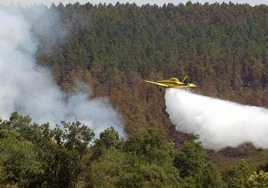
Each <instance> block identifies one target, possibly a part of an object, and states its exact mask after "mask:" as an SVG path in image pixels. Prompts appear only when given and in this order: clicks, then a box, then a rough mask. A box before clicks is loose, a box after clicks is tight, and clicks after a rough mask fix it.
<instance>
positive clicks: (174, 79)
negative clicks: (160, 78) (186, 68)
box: [169, 77, 179, 82]
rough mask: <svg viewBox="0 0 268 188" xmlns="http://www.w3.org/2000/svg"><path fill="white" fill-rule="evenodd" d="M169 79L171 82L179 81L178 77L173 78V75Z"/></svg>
mask: <svg viewBox="0 0 268 188" xmlns="http://www.w3.org/2000/svg"><path fill="white" fill-rule="evenodd" d="M169 80H170V81H171V82H178V81H179V80H178V78H174V77H171V78H170V79H169Z"/></svg>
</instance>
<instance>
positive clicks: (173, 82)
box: [144, 76, 196, 88]
mask: <svg viewBox="0 0 268 188" xmlns="http://www.w3.org/2000/svg"><path fill="white" fill-rule="evenodd" d="M144 81H145V82H148V83H150V84H156V85H158V86H162V87H166V88H191V87H196V85H195V84H193V83H189V77H188V76H184V78H183V80H182V82H180V81H179V79H178V78H174V77H171V78H170V79H169V80H159V81H156V82H153V81H149V80H144Z"/></svg>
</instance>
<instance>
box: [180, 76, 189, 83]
mask: <svg viewBox="0 0 268 188" xmlns="http://www.w3.org/2000/svg"><path fill="white" fill-rule="evenodd" d="M182 82H183V83H184V84H185V85H188V84H189V77H188V76H187V75H186V76H184V77H183V80H182Z"/></svg>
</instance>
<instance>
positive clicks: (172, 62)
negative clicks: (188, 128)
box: [0, 2, 268, 187]
mask: <svg viewBox="0 0 268 188" xmlns="http://www.w3.org/2000/svg"><path fill="white" fill-rule="evenodd" d="M39 8H42V9H44V7H43V6H41V5H40V6H37V5H36V6H34V7H24V8H22V10H21V12H24V13H27V12H31V11H33V10H38V9H39ZM45 11H47V12H48V13H50V14H49V15H50V17H48V18H47V20H49V19H51V20H53V21H56V22H55V25H53V26H52V27H50V26H47V27H48V28H47V29H48V30H46V29H44V30H40V27H38V24H39V25H43V26H46V24H47V23H46V22H45V21H47V20H46V19H44V17H33V18H32V17H31V15H30V16H29V17H26V19H31V20H34V23H35V24H36V25H34V27H31V34H33V36H34V37H35V38H37V39H38V40H39V41H38V46H37V53H36V54H35V55H34V57H35V58H36V59H37V63H38V64H39V65H40V66H42V67H45V68H49V70H51V72H52V76H53V79H54V80H55V81H56V84H57V85H58V86H59V87H60V91H62V92H63V93H65V94H66V96H65V95H64V97H65V98H64V99H63V100H66V101H67V100H69V98H68V97H69V96H73V95H74V94H76V93H79V91H80V90H81V89H77V81H83V83H85V84H86V85H88V86H89V87H90V89H91V90H92V95H90V96H89V98H90V99H96V100H98V99H102V97H107V99H108V101H109V102H110V103H111V104H112V107H113V108H115V110H116V111H118V112H119V114H120V115H121V116H122V121H123V124H124V129H125V132H126V133H127V134H128V135H129V136H128V137H125V138H122V139H121V138H119V134H118V132H117V131H116V130H115V129H114V128H107V129H105V130H104V131H101V134H100V137H99V138H95V139H94V135H95V134H96V132H94V131H95V130H93V129H97V128H98V125H99V124H97V123H96V122H94V121H93V123H96V125H95V126H97V128H96V127H94V128H89V127H87V126H85V125H83V124H81V123H80V122H79V119H78V120H76V121H75V122H62V123H61V124H60V125H59V126H58V125H57V126H55V127H53V126H51V125H50V124H49V123H44V124H38V123H32V119H31V117H30V116H21V115H19V114H18V113H16V112H15V113H13V114H11V116H10V118H9V119H8V120H1V122H0V149H1V151H3V152H2V153H1V154H0V186H2V185H3V186H10V185H12V186H14V187H35V186H36V185H37V186H39V187H157V186H158V187H208V186H211V187H235V186H238V185H243V186H244V187H252V186H253V185H258V186H261V185H268V182H267V181H266V180H267V179H265V177H267V176H268V174H267V173H265V172H267V163H266V164H265V162H266V160H267V150H263V149H261V148H255V147H254V146H252V145H251V144H245V145H241V146H239V147H238V148H231V147H230V148H225V149H223V150H221V151H219V152H215V151H210V150H205V149H204V148H203V146H202V144H201V143H199V142H193V141H192V140H193V139H195V138H198V135H193V134H186V133H182V132H178V131H176V128H175V125H174V124H172V122H171V120H170V119H169V118H170V117H169V114H168V113H167V111H166V104H165V102H166V101H165V95H166V94H165V91H164V90H162V91H159V89H158V88H157V87H155V86H153V85H150V84H147V83H145V82H144V81H143V80H144V79H147V80H159V79H166V78H169V77H178V78H180V79H181V78H182V77H183V76H184V75H186V74H187V75H189V77H190V79H191V81H192V82H194V83H196V84H197V85H198V87H197V88H195V93H198V94H201V95H204V96H210V97H214V98H219V99H225V100H230V101H234V102H238V103H241V104H246V105H256V106H262V107H266V108H267V107H268V98H267V94H268V51H267V49H268V43H267V41H268V6H264V5H261V6H255V7H251V6H249V5H247V4H244V5H239V4H233V3H229V4H226V3H222V4H218V3H215V4H208V3H206V4H204V5H201V4H198V3H197V4H192V3H191V2H188V3H186V4H185V5H184V4H179V5H173V4H167V5H164V6H163V7H159V6H157V5H144V6H141V7H140V6H137V5H136V4H128V3H127V4H120V3H117V4H116V5H111V4H108V5H107V4H99V5H92V4H90V3H87V4H85V5H80V4H79V3H76V4H73V5H72V4H68V5H66V6H63V5H62V4H59V5H58V6H55V5H54V4H53V5H52V6H51V7H50V8H45ZM11 12H12V11H11ZM54 19H55V20H54ZM35 26H36V27H35ZM47 31H49V32H47ZM17 48H18V49H20V48H22V47H21V46H18V47H17ZM22 49H23V48H22ZM23 50H24V49H23ZM23 50H22V51H23ZM27 53H28V54H27V56H28V55H29V54H30V52H28V51H27ZM5 76H7V75H5ZM82 89H83V88H82ZM90 89H89V90H86V91H87V92H89V93H90V92H91V90H90ZM33 90H34V89H33ZM28 92H29V93H30V92H33V91H28ZM48 93H49V92H48ZM27 94H28V93H27ZM101 102H103V101H101ZM105 102H106V101H105V100H104V102H103V103H101V104H102V105H103V104H104V106H105V104H108V103H105ZM72 104H73V103H70V105H72ZM16 105H17V106H18V109H19V108H21V107H20V105H19V104H16V103H15V104H14V106H16ZM109 107H110V106H109ZM34 110H36V111H38V110H39V109H38V108H34ZM83 110H84V111H86V110H87V109H82V110H80V111H79V110H76V113H77V114H83V113H84V111H83ZM96 111H97V110H96ZM100 113H101V112H99V114H100ZM41 115H42V114H41ZM67 115H68V112H67ZM189 115H190V114H189ZM222 115H223V116H224V114H222ZM100 119H101V118H100ZM47 121H49V120H47ZM252 131H254V130H252ZM226 139H228V138H226ZM92 142H94V143H95V145H91V144H90V143H92ZM241 159H244V160H241ZM257 169H258V173H259V172H260V170H263V171H264V172H263V173H264V174H263V179H262V177H261V174H254V171H256V170H257ZM233 177H234V178H233ZM100 180H101V181H100ZM104 180H105V181H104Z"/></svg>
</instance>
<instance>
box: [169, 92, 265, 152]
mask: <svg viewBox="0 0 268 188" xmlns="http://www.w3.org/2000/svg"><path fill="white" fill-rule="evenodd" d="M165 99H166V108H167V109H166V110H167V112H168V113H169V116H170V120H171V121H172V123H173V124H175V125H176V129H177V130H178V131H181V132H185V133H193V134H195V135H198V136H199V140H200V141H201V142H202V143H203V146H204V147H205V148H207V149H215V150H218V149H222V148H224V147H227V146H231V147H236V146H238V145H240V144H242V143H244V142H251V143H253V144H254V145H255V146H256V147H261V148H268V137H267V134H268V110H267V109H265V108H260V107H255V106H245V105H241V104H238V103H234V102H230V101H224V100H220V99H215V98H211V97H206V96H202V95H197V94H194V93H191V92H190V91H186V90H178V89H167V91H166V95H165Z"/></svg>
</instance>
